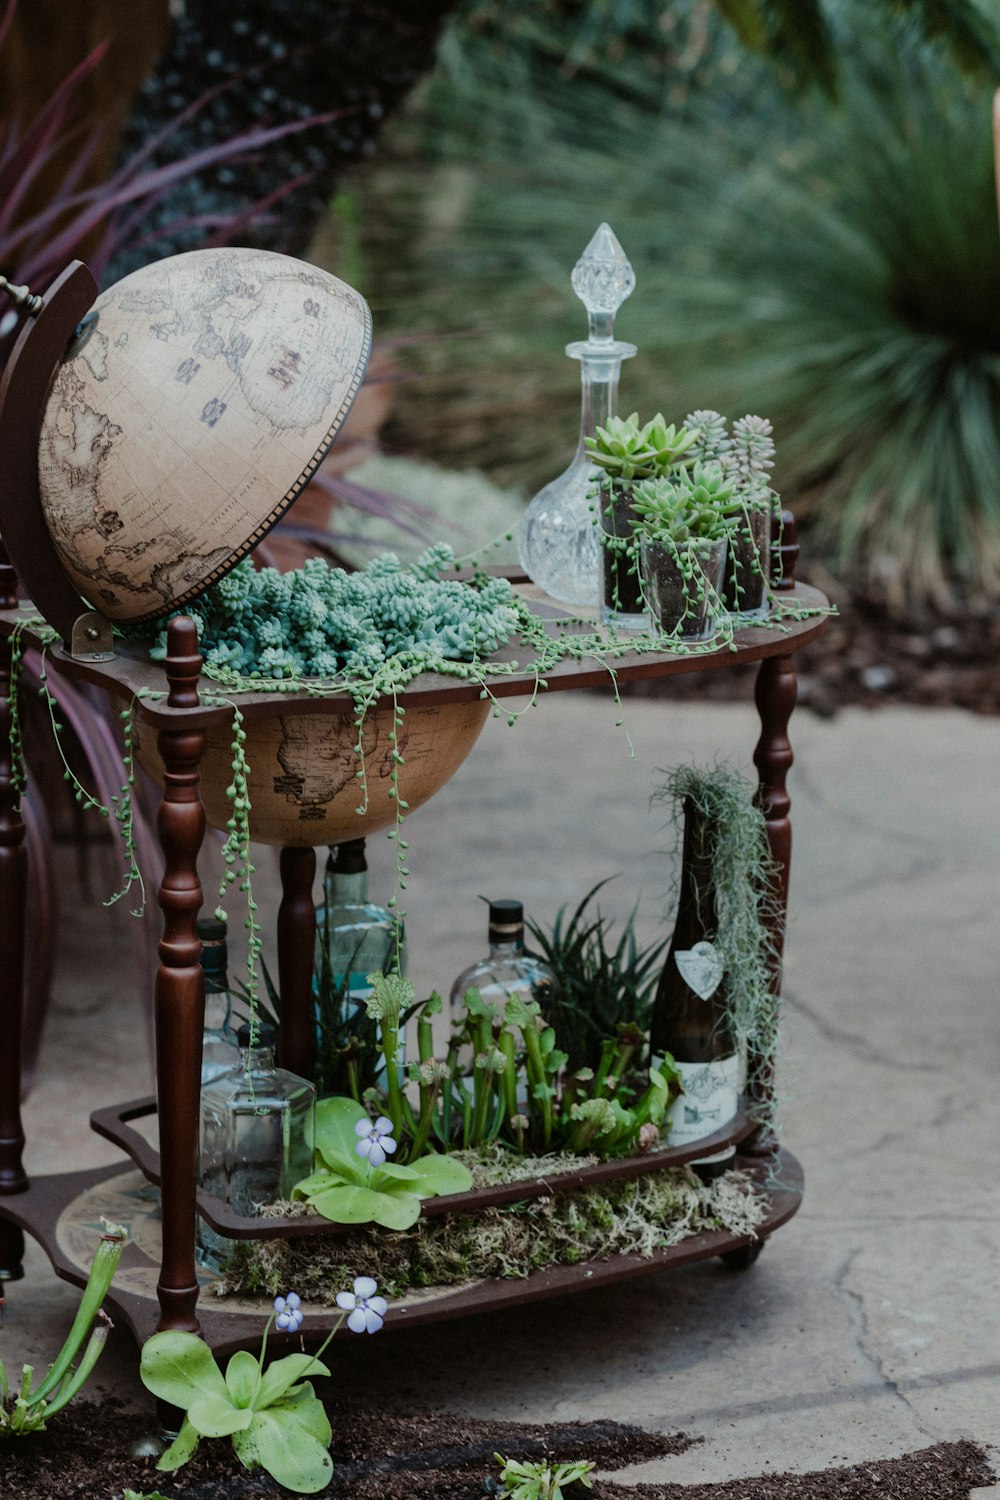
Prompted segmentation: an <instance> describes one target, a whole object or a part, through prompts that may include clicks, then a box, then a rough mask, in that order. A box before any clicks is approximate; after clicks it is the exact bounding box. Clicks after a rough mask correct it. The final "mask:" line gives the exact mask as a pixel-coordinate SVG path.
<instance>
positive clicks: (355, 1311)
mask: <svg viewBox="0 0 1000 1500" xmlns="http://www.w3.org/2000/svg"><path fill="white" fill-rule="evenodd" d="M375 1291H376V1285H375V1282H374V1281H373V1280H372V1278H371V1277H370V1276H355V1278H354V1291H353V1292H338V1293H337V1306H338V1307H342V1308H343V1309H344V1311H345V1312H349V1313H350V1316H349V1318H348V1319H347V1326H348V1328H349V1329H350V1330H351V1332H352V1333H378V1331H379V1329H380V1328H381V1327H382V1321H383V1319H384V1318H385V1309H386V1301H385V1298H384V1297H376V1295H375Z"/></svg>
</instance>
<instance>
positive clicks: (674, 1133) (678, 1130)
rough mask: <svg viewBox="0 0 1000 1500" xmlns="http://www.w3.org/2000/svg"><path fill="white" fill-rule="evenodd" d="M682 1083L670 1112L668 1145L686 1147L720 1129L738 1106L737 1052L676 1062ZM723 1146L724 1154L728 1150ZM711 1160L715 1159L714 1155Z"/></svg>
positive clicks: (738, 1066) (738, 1065)
mask: <svg viewBox="0 0 1000 1500" xmlns="http://www.w3.org/2000/svg"><path fill="white" fill-rule="evenodd" d="M675 1066H676V1068H677V1071H678V1073H679V1074H680V1077H681V1083H682V1084H683V1086H684V1092H683V1094H681V1096H680V1098H679V1099H676V1100H675V1101H674V1104H673V1108H672V1109H671V1111H670V1134H669V1136H668V1138H667V1140H668V1144H669V1145H671V1146H687V1145H689V1144H690V1143H691V1142H692V1141H700V1140H701V1139H702V1137H703V1136H706V1135H712V1134H713V1132H714V1131H716V1130H720V1129H721V1128H722V1126H723V1125H726V1124H728V1122H729V1121H730V1120H731V1119H732V1118H733V1116H734V1115H735V1114H736V1111H737V1109H738V1107H739V1082H740V1059H739V1055H738V1054H737V1053H735V1052H734V1053H733V1054H732V1055H731V1056H730V1057H720V1058H718V1059H717V1061H715V1062H707V1063H684V1062H679V1063H676V1064H675ZM730 1149H731V1148H729V1147H727V1148H726V1154H729V1152H730ZM713 1160H714V1158H713Z"/></svg>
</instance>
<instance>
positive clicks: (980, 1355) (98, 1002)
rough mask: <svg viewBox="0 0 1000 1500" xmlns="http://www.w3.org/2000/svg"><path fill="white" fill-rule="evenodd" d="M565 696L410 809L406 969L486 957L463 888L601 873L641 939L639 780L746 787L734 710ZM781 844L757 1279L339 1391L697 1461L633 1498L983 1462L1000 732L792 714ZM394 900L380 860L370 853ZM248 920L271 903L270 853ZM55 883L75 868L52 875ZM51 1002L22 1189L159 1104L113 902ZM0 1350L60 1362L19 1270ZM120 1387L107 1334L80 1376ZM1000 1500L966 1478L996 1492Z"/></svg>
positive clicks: (645, 896) (580, 1311)
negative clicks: (787, 905)
mask: <svg viewBox="0 0 1000 1500" xmlns="http://www.w3.org/2000/svg"><path fill="white" fill-rule="evenodd" d="M615 717H616V715H615V710H614V707H613V705H612V703H611V702H610V699H609V698H589V697H584V696H582V695H577V694H558V695H553V697H552V699H551V700H550V701H548V702H544V703H543V704H542V706H541V707H540V708H539V709H537V710H535V711H533V712H531V713H529V714H526V715H525V717H524V719H523V721H522V722H521V723H520V724H519V725H518V726H517V727H516V728H515V729H513V730H508V729H507V728H506V727H505V726H504V725H502V724H492V723H491V724H490V725H488V727H487V729H486V731H485V732H484V735H483V738H482V741H481V743H480V745H479V746H478V747H477V749H476V751H475V752H474V754H473V755H472V756H471V757H470V759H469V760H468V761H467V762H466V763H465V765H464V766H463V767H462V768H461V769H460V771H459V772H458V774H457V775H456V776H455V778H454V779H453V781H452V782H450V783H449V785H448V786H447V787H446V788H445V789H444V790H443V791H442V793H441V794H440V795H439V797H438V798H437V799H436V800H435V802H434V803H433V804H432V805H431V806H429V807H427V808H424V809H422V810H420V811H419V812H417V813H416V814H414V815H413V817H412V819H411V820H410V835H409V837H410V843H411V846H412V847H411V868H412V871H413V878H412V881H411V885H410V889H409V891H408V892H407V897H408V926H409V933H410V940H411V951H412V964H411V969H412V973H413V976H414V978H415V980H416V983H417V986H418V989H421V990H422V989H424V988H425V987H428V986H430V985H437V986H439V987H443V986H445V985H448V984H450V982H451V979H452V977H453V975H454V974H456V973H457V972H458V971H459V970H460V969H461V968H463V967H464V966H465V965H466V964H467V963H469V962H470V961H471V960H473V959H474V958H476V957H478V956H479V955H480V951H481V949H482V947H483V942H484V938H485V920H484V912H483V908H482V906H481V904H480V902H479V901H478V900H477V899H476V893H477V892H482V893H484V894H486V895H492V896H508V895H509V896H516V897H519V898H521V899H523V900H524V902H525V904H526V906H527V908H528V911H529V912H530V913H531V914H532V915H533V916H535V917H537V918H539V919H542V920H548V919H551V917H552V916H553V915H554V914H555V912H556V910H557V909H558V907H559V906H560V905H561V904H562V903H564V902H567V901H570V902H576V901H578V900H579V899H580V896H581V895H582V894H583V892H585V891H586V890H587V889H588V888H589V887H590V886H591V885H593V884H594V883H596V881H598V880H600V879H602V878H604V877H605V876H607V875H610V874H614V873H616V872H618V871H620V872H621V878H620V879H618V880H615V881H612V883H611V884H610V885H608V886H607V887H605V890H604V891H603V892H602V895H601V907H602V910H604V911H605V912H606V913H607V914H608V915H611V916H615V917H617V918H618V919H621V918H622V917H624V916H625V915H627V913H628V912H629V911H630V910H631V908H632V906H633V903H634V902H635V901H636V899H637V898H638V899H639V916H638V926H639V930H640V934H641V935H642V936H643V937H644V938H647V939H648V938H651V937H653V936H654V935H655V934H656V932H657V930H658V927H659V924H660V922H661V921H662V918H663V914H664V912H665V910H666V909H667V905H668V901H669V892H670V888H671V880H672V873H673V867H672V864H671V860H670V858H669V857H668V855H667V854H666V852H665V851H666V850H668V849H669V848H670V847H671V844H672V834H671V831H670V830H669V829H668V828H666V827H665V824H666V823H667V817H666V814H665V810H664V809H662V808H659V807H657V808H654V809H653V811H652V813H651V812H650V808H649V797H650V793H651V792H652V790H653V788H654V786H655V784H656V781H657V773H656V768H657V767H670V766H673V765H676V764H678V763H679V762H681V761H684V760H694V761H696V762H698V763H701V764H707V763H711V762H713V761H714V760H715V759H716V758H717V757H718V756H720V755H721V756H722V757H723V758H726V759H729V760H730V761H732V762H734V763H736V764H737V765H739V766H740V767H742V768H743V769H744V770H745V771H747V772H749V771H750V769H751V754H752V750H753V744H754V740H755V738H756V732H757V730H756V719H755V717H754V714H753V710H752V708H751V707H749V706H741V705H732V706H727V705H704V706H700V707H699V706H695V705H690V704H687V705H676V706H675V705H671V704H669V703H667V702H649V701H642V702H634V703H631V702H626V705H625V721H626V725H627V726H628V730H629V732H630V734H631V737H632V740H633V742H634V745H635V749H636V759H635V760H631V759H630V758H629V754H628V748H627V744H626V741H625V738H624V736H623V735H622V732H621V731H620V730H618V729H616V728H615V725H614V720H615ZM791 737H792V743H793V747H794V749H795V752H796V758H797V759H796V767H795V768H794V769H793V772H792V775H791V779H790V789H791V792H792V798H793V805H792V818H793V823H794V826H795V852H794V860H793V871H792V889H791V920H790V925H789V932H788V942H787V964H786V994H787V998H788V1004H787V1007H786V1013H785V1026H784V1044H785V1046H784V1050H785V1059H784V1062H783V1065H782V1074H781V1076H782V1082H783V1093H784V1095H785V1103H784V1107H783V1111H782V1134H783V1138H784V1139H785V1140H786V1142H787V1143H788V1145H789V1146H790V1147H791V1148H792V1150H794V1152H795V1153H796V1155H797V1156H799V1158H800V1160H801V1161H802V1162H803V1164H804V1166H805V1171H806V1194H805V1198H804V1201H803V1205H802V1209H801V1211H800V1213H799V1214H798V1216H797V1217H796V1218H795V1219H794V1220H793V1221H792V1222H791V1223H790V1224H789V1225H787V1226H786V1227H785V1228H784V1229H782V1230H781V1231H779V1232H778V1233H777V1234H776V1235H775V1236H774V1238H773V1239H772V1240H771V1241H770V1243H769V1244H768V1245H767V1247H766V1249H765V1252H764V1254H763V1255H762V1256H761V1258H760V1260H759V1261H758V1262H757V1264H756V1266H755V1267H754V1268H753V1270H751V1271H750V1272H748V1273H745V1274H743V1275H734V1274H732V1273H731V1272H729V1271H727V1270H726V1269H725V1268H723V1267H722V1266H721V1265H720V1264H718V1263H703V1264H700V1265H697V1266H693V1267H691V1268H689V1269H687V1270H685V1271H680V1272H674V1273H667V1274H664V1273H658V1274H654V1275H650V1276H649V1277H646V1278H641V1279H639V1280H637V1281H634V1282H630V1283H626V1284H623V1285H621V1286H619V1287H617V1288H613V1289H611V1290H608V1291H603V1292H601V1293H600V1294H597V1293H593V1294H589V1295H582V1296H580V1297H576V1298H569V1299H566V1300H564V1301H561V1302H552V1303H547V1304H541V1305H539V1306H537V1307H532V1308H520V1309H515V1310H512V1311H510V1312H507V1313H503V1314H492V1315H490V1316H488V1317H484V1318H482V1319H480V1320H478V1321H476V1322H463V1323H455V1324H444V1325H441V1326H440V1327H438V1328H436V1329H432V1330H431V1331H429V1332H428V1333H426V1334H422V1335H420V1334H418V1333H416V1332H414V1333H409V1332H401V1333H398V1334H397V1335H396V1336H395V1337H394V1338H392V1339H389V1338H386V1339H385V1340H366V1341H365V1342H364V1344H360V1343H358V1344H351V1345H350V1346H348V1347H346V1348H344V1349H343V1350H341V1351H339V1353H338V1355H337V1358H336V1360H335V1364H337V1365H338V1367H339V1368H338V1375H339V1376H340V1378H346V1379H349V1380H350V1381H351V1384H352V1387H353V1388H354V1389H355V1390H362V1389H365V1388H370V1389H372V1390H376V1391H378V1392H380V1393H381V1399H385V1396H386V1393H387V1392H388V1391H390V1390H391V1391H392V1392H393V1395H392V1397H391V1399H392V1400H393V1401H394V1402H396V1403H398V1404H401V1405H408V1406H411V1407H414V1406H415V1407H418V1408H419V1407H425V1408H439V1409H440V1408H450V1409H453V1410H454V1409H457V1410H460V1411H463V1412H468V1413H471V1414H475V1415H477V1416H485V1417H488V1416H490V1415H491V1414H492V1415H496V1416H498V1417H515V1416H516V1417H521V1418H527V1419H530V1420H539V1421H545V1420H564V1419H572V1418H587V1419H589V1418H599V1417H601V1418H603V1417H617V1418H620V1419H622V1420H627V1421H635V1422H639V1423H641V1424H643V1425H646V1426H649V1427H653V1428H658V1429H662V1430H664V1431H676V1430H678V1429H681V1428H683V1429H685V1430H687V1431H689V1432H691V1433H693V1434H697V1435H699V1436H701V1437H702V1438H703V1439H704V1442H702V1443H701V1444H699V1445H698V1446H696V1447H694V1448H692V1449H690V1450H689V1451H688V1452H687V1453H684V1454H680V1455H677V1456H675V1457H671V1458H668V1459H662V1460H657V1461H656V1462H654V1463H649V1464H644V1465H641V1466H637V1467H636V1468H635V1469H633V1470H631V1471H628V1473H627V1474H626V1475H624V1476H621V1477H624V1478H627V1479H634V1480H650V1481H657V1480H660V1481H665V1480H667V1479H669V1480H673V1481H677V1482H681V1483H685V1482H686V1483H696V1482H704V1481H714V1480H722V1479H726V1478H731V1477H739V1476H745V1475H749V1474H756V1473H761V1472H763V1471H766V1470H767V1469H771V1470H782V1469H793V1470H808V1469H816V1468H820V1467H824V1466H827V1465H830V1464H836V1463H853V1462H857V1461H861V1460H864V1459H873V1458H879V1457H889V1456H893V1455H896V1454H900V1453H904V1452H907V1451H912V1450H913V1449H916V1448H919V1447H922V1446H925V1445H927V1444H928V1443H931V1442H934V1441H936V1440H938V1439H954V1438H958V1437H970V1438H973V1439H975V1440H978V1441H979V1442H982V1443H987V1444H988V1443H1000V1415H998V1410H997V1399H996V1392H997V1388H998V1381H1000V1298H998V1296H997V1286H998V1284H1000V1274H998V1272H1000V1264H998V1262H1000V1215H998V1213H997V1208H998V1197H1000V1174H998V1172H997V1166H996V1154H997V1148H996V1143H997V1141H998V1140H1000V1090H998V1089H997V1083H996V1080H997V1064H998V1054H1000V1013H998V1007H997V977H996V976H997V973H998V969H1000V963H998V959H1000V953H998V949H1000V937H998V932H997V926H996V921H995V905H996V889H997V875H998V864H1000V837H998V833H1000V830H998V822H1000V807H998V802H997V795H996V786H997V767H998V766H1000V720H985V719H977V718H973V717H971V716H968V715H965V714H962V713H958V712H950V711H946V712H938V713H934V712H927V711H912V710H903V709H892V710H882V711H880V712H878V713H867V712H864V711H860V710H851V711H847V712H845V713H843V714H842V715H841V716H840V717H838V718H837V719H835V720H834V721H832V722H823V721H819V720H816V719H813V718H811V717H807V716H806V715H804V714H803V715H800V716H797V718H795V719H793V721H792V736H791ZM369 856H370V865H371V867H372V876H371V884H372V890H373V893H376V894H377V893H379V892H383V893H386V892H387V891H388V886H389V881H390V878H391V861H392V854H391V847H390V846H388V845H386V844H384V843H383V841H381V840H379V839H376V840H374V841H373V842H372V844H371V847H370V850H369ZM261 863H262V866H264V867H265V868H264V869H263V870H262V875H261V891H260V895H261V898H262V905H263V909H265V910H266V909H267V906H268V905H269V904H270V902H271V901H272V900H273V898H274V882H273V876H270V875H268V874H267V873H266V867H267V866H268V863H269V862H268V860H267V859H266V857H265V858H264V859H263V860H262V862H261ZM67 878H68V877H67ZM60 954H61V959H60V973H59V991H58V996H57V1001H58V1004H57V1005H56V1006H55V1007H53V1013H52V1015H51V1017H50V1023H49V1029H48V1034H47V1036H46V1041H45V1049H44V1053H43V1057H42V1068H41V1075H40V1079H39V1082H38V1085H37V1087H36V1089H35V1091H34V1093H33V1095H32V1097H31V1099H30V1101H29V1104H28V1107H27V1110H26V1119H27V1125H28V1133H29V1139H30V1146H29V1153H28V1162H29V1168H30V1169H31V1170H33V1171H41V1170H46V1169H52V1168H54V1167H60V1168H63V1167H65V1166H66V1165H68V1164H69V1163H70V1162H71V1161H72V1162H74V1163H79V1164H81V1165H82V1164H90V1163H92V1162H97V1161H104V1160H113V1159H115V1152H114V1148H112V1147H110V1146H108V1145H107V1144H106V1143H104V1142H102V1141H99V1140H98V1139H97V1138H96V1137H90V1136H88V1135H87V1134H86V1132H85V1131H82V1130H81V1128H80V1121H81V1119H83V1118H85V1116H86V1114H87V1112H88V1111H89V1110H90V1109H92V1108H94V1107H96V1106H97V1105H99V1104H103V1103H107V1102H108V1101H109V1100H111V1099H114V1098H128V1097H133V1096H135V1095H136V1094H139V1093H141V1092H143V1090H144V1089H145V1088H146V1087H147V1080H148V1064H147V1061H146V1059H145V1054H144V1040H143V1037H144V1032H143V1018H142V1016H141V1014H140V1013H139V1007H138V1004H137V1003H136V1001H135V999H134V994H133V992H132V987H131V984H130V982H129V980H128V978H127V975H126V973H125V964H126V962H127V959H128V953H127V949H126V945H125V939H124V936H123V930H122V927H121V917H120V916H119V914H118V913H116V912H112V913H106V912H101V911H100V909H99V908H97V910H96V912H95V911H93V910H92V911H88V912H79V911H78V912H76V913H75V914H74V915H73V916H72V918H71V919H70V920H68V921H67V922H66V923H65V924H64V927H63V931H62V933H61V935H60ZM10 1292H11V1298H10V1309H9V1315H8V1318H7V1323H6V1326H5V1328H4V1330H3V1332H2V1334H0V1354H2V1356H3V1358H4V1360H5V1362H9V1363H17V1362H18V1361H19V1360H20V1359H21V1358H23V1357H26V1356H28V1355H30V1356H31V1357H32V1358H34V1359H35V1361H36V1363H37V1362H41V1361H42V1360H43V1359H44V1356H45V1353H46V1352H47V1351H50V1350H52V1349H54V1347H55V1345H56V1343H57V1341H58V1335H59V1332H60V1330H62V1329H63V1328H64V1327H65V1326H66V1324H67V1323H68V1320H69V1317H70V1316H71V1313H72V1309H73V1307H74V1305H75V1300H76V1294H75V1293H74V1292H73V1291H72V1290H71V1289H70V1288H68V1287H65V1286H62V1285H61V1284H59V1283H57V1282H56V1281H55V1279H54V1278H53V1277H52V1276H51V1274H50V1273H49V1272H48V1270H47V1267H46V1266H45V1264H44V1261H43V1257H42V1256H41V1255H40V1254H39V1253H38V1252H37V1251H33V1252H32V1254H31V1257H30V1263H29V1278H28V1280H26V1281H25V1282H23V1283H21V1284H19V1285H17V1286H14V1287H11V1289H10ZM110 1383H116V1384H118V1385H119V1387H121V1386H124V1387H125V1388H127V1389H130V1390H131V1391H132V1392H133V1393H134V1394H135V1395H136V1398H137V1399H139V1397H140V1396H141V1392H140V1391H139V1389H138V1387H137V1383H136V1380H135V1370H134V1350H133V1349H132V1348H131V1346H130V1344H129V1341H128V1339H127V1338H125V1337H124V1335H122V1334H120V1333H119V1332H116V1333H115V1335H114V1336H113V1340H112V1346H111V1347H110V1348H109V1351H108V1354H107V1355H106V1357H105V1363H104V1365H103V1367H102V1369H101V1370H100V1371H99V1378H98V1384H103V1385H108V1384H110ZM987 1493H989V1492H986V1491H984V1492H983V1494H984V1496H985V1495H986V1494H987Z"/></svg>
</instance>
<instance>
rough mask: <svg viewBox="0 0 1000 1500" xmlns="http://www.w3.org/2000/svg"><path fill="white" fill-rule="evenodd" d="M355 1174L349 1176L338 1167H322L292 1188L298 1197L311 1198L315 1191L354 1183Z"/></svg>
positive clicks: (294, 1194)
mask: <svg viewBox="0 0 1000 1500" xmlns="http://www.w3.org/2000/svg"><path fill="white" fill-rule="evenodd" d="M354 1182H355V1179H354V1177H353V1175H352V1176H351V1177H348V1176H347V1174H346V1173H345V1172H342V1171H340V1170H339V1168H337V1167H321V1168H320V1170H319V1171H318V1172H313V1173H312V1174H311V1175H310V1176H309V1177H303V1178H302V1180H301V1182H297V1183H296V1184H295V1186H294V1188H293V1189H292V1194H293V1196H294V1197H296V1198H311V1197H312V1195H313V1193H318V1192H321V1191H322V1189H323V1188H328V1187H334V1186H335V1185H336V1184H338V1183H342V1184H343V1185H344V1186H345V1187H346V1186H349V1185H352V1184H354Z"/></svg>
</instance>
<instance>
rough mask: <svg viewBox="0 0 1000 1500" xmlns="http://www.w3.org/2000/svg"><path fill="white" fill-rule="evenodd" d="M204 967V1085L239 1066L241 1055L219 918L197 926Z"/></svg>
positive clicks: (222, 929)
mask: <svg viewBox="0 0 1000 1500" xmlns="http://www.w3.org/2000/svg"><path fill="white" fill-rule="evenodd" d="M198 936H199V937H200V938H201V967H202V970H203V972H204V975H205V1030H204V1032H203V1033H202V1039H201V1082H202V1086H204V1085H205V1084H206V1083H211V1081H212V1079H213V1078H218V1076H219V1074H220V1073H228V1072H229V1071H230V1069H232V1068H236V1067H239V1062H240V1054H239V1048H238V1047H237V1045H236V1032H235V1028H234V1026H233V996H232V993H231V991H230V988H229V976H228V973H227V969H228V965H229V957H228V951H227V946H226V923H225V922H224V921H220V920H219V919H218V918H217V917H210V918H206V919H205V920H204V921H201V922H199V923H198Z"/></svg>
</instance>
